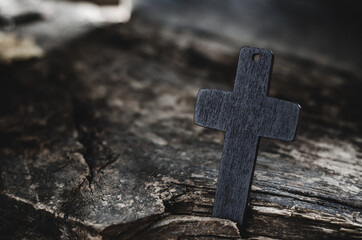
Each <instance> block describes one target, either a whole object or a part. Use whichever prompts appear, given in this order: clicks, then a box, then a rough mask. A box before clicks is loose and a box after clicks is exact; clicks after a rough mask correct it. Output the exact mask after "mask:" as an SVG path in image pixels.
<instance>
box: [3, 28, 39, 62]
mask: <svg viewBox="0 0 362 240" xmlns="http://www.w3.org/2000/svg"><path fill="white" fill-rule="evenodd" d="M42 56H43V50H42V49H41V48H40V47H39V46H38V45H37V44H36V42H35V41H34V40H33V39H32V38H29V37H28V38H20V37H19V36H16V35H15V34H12V33H0V61H1V62H5V63H11V62H14V61H18V60H26V59H30V58H39V57H42Z"/></svg>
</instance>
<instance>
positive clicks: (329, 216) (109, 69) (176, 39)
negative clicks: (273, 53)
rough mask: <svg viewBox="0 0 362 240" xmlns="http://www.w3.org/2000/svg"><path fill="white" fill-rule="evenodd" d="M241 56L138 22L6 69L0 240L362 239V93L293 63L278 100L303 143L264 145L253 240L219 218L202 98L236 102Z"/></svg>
mask: <svg viewBox="0 0 362 240" xmlns="http://www.w3.org/2000/svg"><path fill="white" fill-rule="evenodd" d="M185 39H188V40H187V41H184V40H185ZM185 44H186V45H185ZM215 45H217V46H221V45H222V46H226V47H224V48H219V49H218V50H217V51H216V50H215V51H211V50H210V47H212V46H215ZM239 45H240V43H238V44H235V45H233V44H232V43H230V42H229V41H227V40H223V39H222V38H220V37H219V36H215V37H214V36H213V35H210V36H209V35H208V36H207V38H205V36H204V35H203V34H202V33H199V32H197V31H195V32H190V30H187V29H186V30H183V29H182V28H181V29H173V28H170V27H169V26H162V25H159V24H154V23H152V21H151V20H149V19H144V18H142V16H141V15H137V14H136V15H134V18H133V19H132V21H131V22H129V23H127V24H124V25H114V26H111V27H107V28H102V29H98V30H95V31H94V32H92V33H89V34H88V35H87V36H84V37H82V38H79V39H77V40H75V41H73V42H71V43H69V44H68V45H67V46H64V48H61V49H58V50H54V51H52V52H49V53H48V54H47V55H46V56H45V57H44V58H43V59H39V60H33V61H27V62H23V63H16V64H15V63H14V64H13V65H11V66H3V65H1V66H0V78H1V81H2V86H1V88H0V104H1V108H0V109H1V118H0V120H1V121H0V132H1V135H0V136H1V137H0V145H1V148H0V149H1V150H0V161H1V164H0V174H1V175H0V176H1V178H0V204H1V205H0V206H1V207H0V216H1V218H0V221H1V224H0V233H1V235H2V236H4V237H8V238H15V239H21V238H30V239H59V238H71V239H72V238H83V239H91V238H96V239H97V238H98V239H101V238H103V239H119V238H121V239H149V238H151V237H152V238H156V239H162V238H167V237H169V238H171V239H203V238H207V237H209V238H211V239H212V238H220V239H225V238H226V239H238V238H240V234H242V236H243V238H245V239H255V238H263V237H267V238H277V239H279V238H284V239H331V238H332V239H354V238H361V235H362V233H361V228H362V219H361V207H362V196H361V188H362V186H361V182H362V181H361V174H360V173H361V165H362V164H361V158H362V149H361V143H362V139H361V137H360V136H361V134H362V125H361V122H362V115H361V112H360V111H355V109H359V103H360V102H361V95H360V94H359V89H361V87H362V84H361V81H360V79H358V78H357V77H355V76H354V75H352V74H350V73H348V72H343V71H339V70H336V69H333V68H329V67H326V66H324V67H322V66H320V65H318V64H317V63H315V62H311V61H308V60H303V59H299V58H294V57H293V56H283V55H278V59H277V60H276V62H275V66H274V75H273V82H272V83H271V89H270V95H271V96H272V97H277V98H281V99H288V100H291V101H295V102H299V103H300V104H301V105H302V106H303V108H304V114H303V119H302V121H301V123H302V124H301V126H300V128H299V132H298V139H297V141H295V142H294V143H293V144H288V143H285V142H275V141H269V140H262V141H261V144H260V150H259V155H258V160H257V163H256V166H255V176H254V180H253V182H252V187H251V194H250V204H249V206H248V214H247V216H246V219H247V221H246V225H245V229H244V230H243V232H242V233H240V232H239V230H238V229H237V227H236V224H235V223H234V222H232V221H228V220H222V219H216V218H211V210H212V204H213V198H214V196H215V188H216V181H217V174H218V171H217V169H218V167H219V159H220V156H221V151H222V141H223V138H224V136H223V134H222V133H220V132H218V131H213V130H207V129H203V128H201V127H198V126H195V125H194V124H193V110H194V109H193V106H194V104H195V97H196V95H197V90H198V89H200V88H205V87H208V88H215V89H223V90H231V89H232V79H233V76H234V71H235V69H234V68H235V65H236V61H237V56H236V54H235V52H236V51H237V49H238V46H239ZM211 52H212V53H213V54H212V55H210V53H211ZM91 56H97V58H94V57H91ZM326 79H327V80H326ZM226 80H227V81H226ZM276 226H277V227H276ZM186 230H187V231H186Z"/></svg>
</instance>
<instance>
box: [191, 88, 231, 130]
mask: <svg viewBox="0 0 362 240" xmlns="http://www.w3.org/2000/svg"><path fill="white" fill-rule="evenodd" d="M229 95H231V92H227V91H221V90H214V89H201V90H200V91H199V94H198V95H197V101H196V109H195V117H194V118H195V123H196V124H197V125H200V126H202V127H207V128H212V129H217V130H220V131H226V130H227V128H226V127H227V126H226V121H225V119H224V117H223V116H222V114H223V105H224V104H225V103H227V98H228V96H229Z"/></svg>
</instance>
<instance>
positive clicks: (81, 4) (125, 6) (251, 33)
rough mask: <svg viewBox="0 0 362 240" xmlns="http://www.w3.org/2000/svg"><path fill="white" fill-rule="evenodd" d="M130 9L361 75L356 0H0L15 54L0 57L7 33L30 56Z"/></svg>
mask: <svg viewBox="0 0 362 240" xmlns="http://www.w3.org/2000/svg"><path fill="white" fill-rule="evenodd" d="M132 12H133V13H134V14H137V15H141V16H142V18H144V19H148V20H149V21H153V22H155V23H156V22H162V23H164V24H168V25H172V26H177V27H180V28H184V29H189V30H190V31H197V32H203V33H205V34H215V35H219V36H220V37H222V38H224V39H227V40H228V41H229V43H230V45H231V46H235V47H236V48H239V47H240V46H243V45H252V46H258V47H262V48H270V49H273V50H274V51H277V52H282V53H285V54H290V55H295V56H298V57H301V58H305V59H313V60H315V61H318V62H319V63H322V64H327V65H331V66H335V67H336V68H340V69H345V70H348V71H352V72H354V73H356V74H358V75H360V66H361V63H362V60H361V54H360V52H361V46H360V42H361V40H362V37H361V35H362V34H361V31H362V30H361V29H362V28H361V9H360V2H359V1H350V0H347V1H343V3H342V2H340V1H336V0H332V1H324V0H317V1H312V0H306V1H298V0H292V1H287V0H273V1H267V0H256V1H253V0H244V1H238V0H226V1H217V0H201V1H191V0H186V1H181V0H173V1H171V0H170V1H168V0H153V1H146V0H89V1H61V0H58V1H51V0H28V1H25V0H2V1H1V3H0V27H1V29H2V31H1V32H2V34H1V40H0V42H1V44H3V45H2V46H1V56H2V59H3V61H10V60H11V59H10V58H14V59H16V58H21V56H17V57H16V56H12V57H11V56H8V57H7V56H6V55H12V54H15V55H16V52H18V55H19V54H20V53H19V51H20V48H21V44H20V43H19V42H18V43H17V47H18V49H16V47H15V46H9V45H4V44H6V42H8V41H11V40H6V39H8V38H9V35H12V34H14V35H15V36H16V37H17V38H18V37H19V38H20V37H21V38H25V39H29V38H31V39H33V40H35V43H34V44H29V43H28V45H26V46H28V48H27V53H25V51H23V52H22V54H26V55H34V56H36V55H39V54H40V52H41V51H42V50H47V49H49V48H51V47H55V46H57V45H59V44H62V42H64V40H69V39H70V38H72V37H76V36H79V35H80V34H83V33H84V32H86V31H89V30H90V29H92V28H94V27H99V26H101V25H104V24H110V23H117V22H126V21H128V20H129V19H130V17H131V15H132ZM7 44H10V43H7ZM13 44H16V43H15V42H13ZM35 45H37V47H38V48H36V47H35ZM7 48H11V49H7ZM21 49H26V47H23V48H21ZM11 51H13V52H12V53H9V52H11ZM6 58H8V59H6Z"/></svg>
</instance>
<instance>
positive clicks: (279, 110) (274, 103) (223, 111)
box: [195, 47, 300, 227]
mask: <svg viewBox="0 0 362 240" xmlns="http://www.w3.org/2000/svg"><path fill="white" fill-rule="evenodd" d="M255 55H258V56H259V59H258V60H255V58H254V57H255ZM272 64H273V53H272V52H271V51H269V50H261V49H258V48H252V47H245V48H242V49H241V51H240V55H239V62H238V67H237V72H236V78H235V85H234V91H233V92H227V91H220V90H213V89H201V90H200V91H199V94H198V96H197V103H196V109H195V123H196V124H198V125H200V126H203V127H208V128H213V129H217V130H221V131H226V135H225V141H224V148H223V154H222V158H221V163H220V170H219V177H218V183H217V189H216V196H215V201H214V207H213V214H212V215H213V217H219V218H226V219H230V220H233V221H235V222H237V224H238V225H239V227H241V226H242V224H243V222H244V216H245V210H246V206H247V202H248V196H249V192H250V186H251V182H252V179H253V173H254V167H255V161H256V155H257V149H258V144H259V138H260V137H261V136H262V137H269V138H276V139H281V140H286V141H291V140H293V139H294V136H295V132H296V128H297V124H298V119H299V112H300V106H299V105H298V104H295V103H290V102H287V101H283V100H279V99H274V98H270V97H268V96H267V93H268V89H269V79H270V74H271V69H272Z"/></svg>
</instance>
